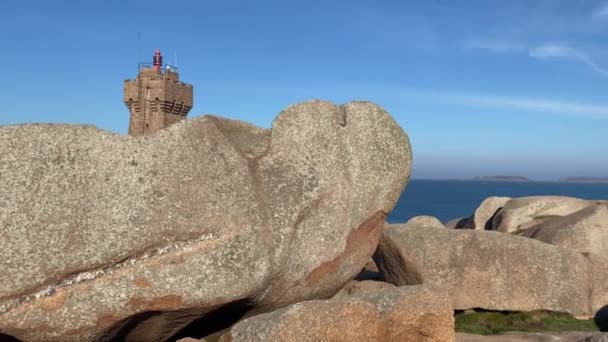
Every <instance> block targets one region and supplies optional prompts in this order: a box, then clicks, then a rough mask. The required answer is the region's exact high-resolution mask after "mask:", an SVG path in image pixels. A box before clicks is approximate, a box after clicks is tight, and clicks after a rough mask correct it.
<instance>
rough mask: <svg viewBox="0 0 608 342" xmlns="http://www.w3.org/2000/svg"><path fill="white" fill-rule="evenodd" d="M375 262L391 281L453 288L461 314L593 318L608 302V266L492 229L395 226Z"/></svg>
mask: <svg viewBox="0 0 608 342" xmlns="http://www.w3.org/2000/svg"><path fill="white" fill-rule="evenodd" d="M374 260H375V261H376V264H377V265H378V268H379V269H380V271H381V272H382V273H383V275H384V278H385V280H386V281H387V282H390V283H393V284H395V285H398V286H401V285H414V284H437V285H441V286H445V287H446V292H447V293H449V294H450V295H451V297H452V300H453V304H454V308H455V309H461V310H464V309H474V308H482V309H488V310H496V311H533V310H549V311H558V312H568V313H570V314H572V315H574V316H576V317H586V318H588V317H593V315H594V314H595V313H596V311H597V310H598V309H600V308H601V307H602V306H604V305H606V304H607V303H608V260H607V259H606V258H604V257H602V256H597V255H593V254H590V255H583V254H581V253H577V252H574V251H569V250H566V249H563V248H559V247H556V246H552V245H549V244H546V243H542V242H540V241H536V240H533V239H528V238H524V237H520V236H513V235H509V234H501V233H498V232H492V231H477V230H451V229H426V228H424V227H416V226H412V227H408V229H398V227H394V226H391V225H387V228H386V229H385V233H384V236H383V238H382V239H381V241H380V245H379V248H378V250H377V252H376V253H375V254H374Z"/></svg>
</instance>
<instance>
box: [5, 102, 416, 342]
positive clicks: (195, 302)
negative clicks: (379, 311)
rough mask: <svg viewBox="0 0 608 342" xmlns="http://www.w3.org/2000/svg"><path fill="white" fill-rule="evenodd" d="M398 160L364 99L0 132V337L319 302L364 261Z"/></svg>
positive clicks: (397, 183) (143, 335)
mask: <svg viewBox="0 0 608 342" xmlns="http://www.w3.org/2000/svg"><path fill="white" fill-rule="evenodd" d="M410 160H411V151H410V146H409V141H408V138H407V136H406V135H405V134H404V132H403V131H402V129H401V128H400V127H399V126H398V125H397V124H396V123H395V121H394V120H393V119H392V118H391V117H390V116H389V115H388V114H387V113H386V112H385V111H383V110H382V109H381V108H380V107H378V106H376V105H374V104H371V103H365V102H353V103H349V104H346V105H343V106H340V107H337V106H335V105H333V104H331V103H328V102H322V101H311V102H306V103H301V104H297V105H294V106H291V107H289V108H287V109H286V110H285V111H283V112H282V113H281V114H280V115H279V116H278V117H277V118H276V119H275V121H274V122H273V127H272V129H271V130H266V129H262V128H258V127H254V126H252V125H249V124H246V123H242V122H238V121H233V120H227V119H222V118H218V117H213V116H204V117H198V118H194V119H191V120H186V121H183V122H180V123H178V124H175V125H173V126H171V127H169V128H168V129H166V130H164V131H160V132H158V133H157V134H155V135H152V136H146V137H129V136H120V135H116V134H111V133H108V132H104V131H101V130H98V129H96V128H94V127H90V126H70V125H42V124H34V125H16V126H5V127H0V175H2V182H0V259H1V260H2V263H3V272H2V273H1V274H0V331H2V333H6V334H10V335H13V336H16V337H18V338H20V339H23V340H27V341H48V340H62V339H63V340H91V339H93V338H100V336H101V335H102V334H103V337H102V338H101V339H102V340H104V339H106V340H107V339H111V338H113V337H115V335H116V334H119V335H121V336H123V337H124V338H125V339H126V340H127V341H129V340H138V339H139V340H142V339H145V340H147V341H162V340H164V339H165V338H167V337H169V336H171V335H172V334H173V333H175V332H176V331H178V330H180V329H181V328H182V327H183V326H185V325H187V324H188V323H189V322H191V321H192V320H193V319H195V318H197V317H200V316H203V315H205V314H206V313H208V312H210V311H211V310H215V309H218V308H221V307H222V305H224V304H227V303H235V302H242V303H244V304H243V305H244V306H247V305H256V306H258V307H260V308H264V309H272V308H274V307H279V306H281V305H284V304H288V303H293V302H296V301H301V300H306V299H311V298H327V297H330V296H332V295H333V294H334V293H335V292H337V291H338V290H339V289H340V288H341V287H342V286H343V285H344V284H345V283H346V282H347V281H348V280H349V279H352V277H354V276H355V275H356V274H357V273H358V272H359V271H360V270H361V268H362V267H363V266H364V265H365V264H366V262H367V261H368V260H369V258H370V256H371V254H372V253H373V251H374V249H375V247H376V243H377V241H378V239H379V236H380V235H381V231H382V227H383V223H384V219H385V217H386V214H387V213H388V212H389V211H390V210H391V209H392V207H393V206H394V204H395V202H396V200H397V198H398V197H399V195H400V193H401V191H402V190H403V188H404V186H405V184H406V182H407V180H408V178H409V174H410ZM372 311H373V310H372ZM136 314H141V315H139V316H137V317H133V316H134V315H136ZM142 315H143V316H142ZM131 317H133V318H131ZM140 321H144V323H142V324H143V325H142V324H137V323H138V322H140ZM144 325H145V326H146V329H142V328H140V327H141V326H144Z"/></svg>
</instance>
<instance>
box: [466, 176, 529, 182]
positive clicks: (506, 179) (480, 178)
mask: <svg viewBox="0 0 608 342" xmlns="http://www.w3.org/2000/svg"><path fill="white" fill-rule="evenodd" d="M473 180H475V181H492V182H529V181H530V179H528V178H527V177H523V176H477V177H475V178H473Z"/></svg>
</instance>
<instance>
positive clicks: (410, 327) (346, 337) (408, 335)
mask: <svg viewBox="0 0 608 342" xmlns="http://www.w3.org/2000/svg"><path fill="white" fill-rule="evenodd" d="M374 285H376V284H374ZM240 341H243V342H245V341H247V342H256V341H260V342H262V341H264V342H289V341H343V342H349V341H353V342H355V341H357V342H358V341H369V342H374V341H377V342H384V341H394V342H406V341H407V342H409V341H442V342H443V341H454V316H453V309H452V307H451V304H450V301H449V299H448V297H447V295H446V294H445V292H443V291H440V290H438V289H437V288H435V287H431V286H406V287H400V288H398V287H394V286H393V287H385V288H382V289H378V287H376V286H372V287H371V288H369V290H361V291H357V292H356V293H353V294H351V295H349V296H339V297H338V298H334V299H332V300H326V301H309V302H302V303H297V304H293V305H291V306H288V307H286V308H283V309H279V310H277V311H274V312H271V313H268V314H263V315H258V316H255V317H252V318H248V319H245V320H243V321H241V322H239V323H237V324H236V325H234V326H233V327H232V328H231V329H230V331H229V332H228V333H226V334H225V335H223V336H222V337H221V338H220V342H240Z"/></svg>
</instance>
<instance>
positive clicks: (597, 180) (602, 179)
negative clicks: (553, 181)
mask: <svg viewBox="0 0 608 342" xmlns="http://www.w3.org/2000/svg"><path fill="white" fill-rule="evenodd" d="M559 181H560V182H563V183H595V184H597V183H608V177H565V178H561V179H560V180H559Z"/></svg>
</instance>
